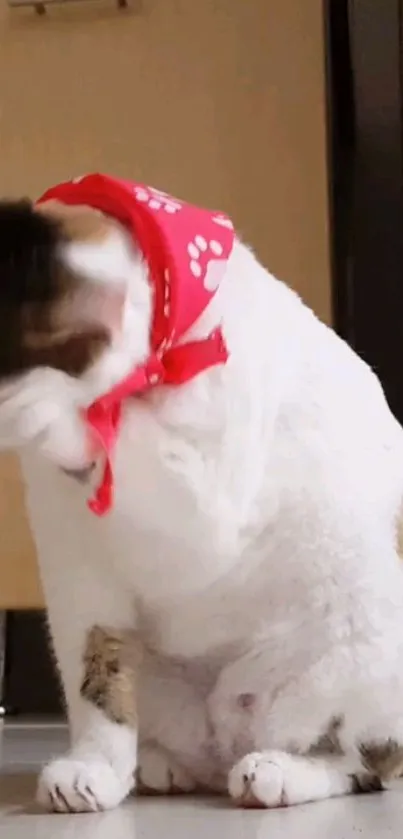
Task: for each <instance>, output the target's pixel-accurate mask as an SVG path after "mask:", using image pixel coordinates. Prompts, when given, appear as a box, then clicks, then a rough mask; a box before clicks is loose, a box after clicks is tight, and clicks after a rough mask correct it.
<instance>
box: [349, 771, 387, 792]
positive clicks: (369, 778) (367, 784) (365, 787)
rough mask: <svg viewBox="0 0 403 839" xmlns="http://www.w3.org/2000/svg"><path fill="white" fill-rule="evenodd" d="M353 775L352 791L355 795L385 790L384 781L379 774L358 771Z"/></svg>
mask: <svg viewBox="0 0 403 839" xmlns="http://www.w3.org/2000/svg"><path fill="white" fill-rule="evenodd" d="M350 777H351V792H352V793H353V795H367V794H369V793H372V792H383V786H382V781H381V780H380V778H379V777H378V775H372V774H370V773H369V772H356V773H354V774H353V775H351V776H350Z"/></svg>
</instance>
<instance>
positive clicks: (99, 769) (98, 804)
mask: <svg viewBox="0 0 403 839" xmlns="http://www.w3.org/2000/svg"><path fill="white" fill-rule="evenodd" d="M133 786H134V776H133V775H131V776H130V777H126V778H121V777H119V775H118V774H117V772H116V771H115V770H114V769H113V767H112V766H111V765H110V763H108V762H107V761H106V760H105V758H103V757H99V759H96V758H91V759H88V760H78V759H76V758H73V757H71V758H68V757H67V758H61V759H59V760H54V761H52V763H49V764H48V766H45V768H44V770H43V772H42V774H41V777H40V779H39V784H38V793H37V799H38V802H39V804H41V806H42V807H44V808H45V809H46V810H49V811H50V812H54V813H94V812H97V811H99V810H112V809H113V808H114V807H117V806H118V805H119V804H120V803H121V802H122V801H123V800H124V799H125V798H126V796H127V795H128V794H129V792H130V791H131V790H132V788H133Z"/></svg>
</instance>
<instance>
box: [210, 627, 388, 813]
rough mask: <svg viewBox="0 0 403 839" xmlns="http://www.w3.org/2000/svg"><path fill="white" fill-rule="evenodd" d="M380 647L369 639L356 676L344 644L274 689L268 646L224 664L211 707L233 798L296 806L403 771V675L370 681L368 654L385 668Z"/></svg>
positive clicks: (378, 785) (373, 786) (369, 786)
mask: <svg viewBox="0 0 403 839" xmlns="http://www.w3.org/2000/svg"><path fill="white" fill-rule="evenodd" d="M396 629H397V627H396ZM381 646H382V645H381ZM380 654H382V649H380V648H379V647H377V645H376V644H375V645H374V646H373V647H372V648H371V646H370V645H369V647H368V648H367V649H366V652H365V656H364V659H363V661H362V662H361V666H362V671H361V674H360V664H359V657H358V656H356V657H355V662H354V664H355V669H356V671H357V672H356V673H355V678H356V683H355V684H354V682H353V684H352V685H351V684H350V685H349V682H350V681H351V680H352V674H351V672H349V668H348V667H347V668H346V670H347V673H346V670H345V671H344V672H345V673H346V680H345V681H344V679H343V668H342V665H343V662H344V665H345V667H346V660H347V658H348V656H347V657H346V649H345V648H343V647H341V648H340V649H339V650H338V649H334V650H333V651H329V653H328V654H327V655H326V656H324V657H323V659H321V660H320V661H318V662H317V663H316V664H315V665H314V666H312V667H310V668H307V670H306V671H305V672H304V673H300V674H299V675H297V674H293V678H292V679H288V680H287V679H285V681H284V683H283V684H282V685H281V686H277V688H275V689H273V688H272V689H270V686H269V685H268V683H267V675H266V674H268V673H270V658H271V656H270V653H267V654H265V652H264V651H262V652H261V653H260V654H259V655H258V656H254V657H252V658H251V659H247V658H246V659H244V660H242V661H240V662H236V663H235V664H233V665H231V666H230V667H228V668H226V670H224V671H223V673H222V674H221V677H220V678H219V680H218V683H217V685H216V687H215V689H214V691H213V693H212V695H211V696H210V698H209V709H210V714H211V719H212V722H213V725H214V730H215V736H216V739H217V742H218V748H219V750H220V752H221V754H222V755H223V758H224V760H225V761H226V762H227V763H228V764H230V763H232V766H233V768H232V769H231V771H230V772H229V784H228V788H229V792H230V795H231V796H232V797H233V798H234V800H236V801H237V802H238V803H240V804H243V805H245V806H262V807H280V806H288V805H292V804H298V803H302V802H304V801H306V802H308V801H314V800H318V799H322V798H327V797H332V796H338V795H345V794H352V793H359V792H372V791H376V790H380V789H382V783H383V782H386V781H387V780H388V779H390V778H391V777H394V776H397V775H399V774H400V773H401V772H402V770H403V748H402V747H401V745H400V744H402V743H403V730H402V727H403V716H402V714H401V711H400V708H401V707H403V680H402V679H401V678H396V677H395V676H394V674H391V673H389V679H388V678H387V674H386V669H385V671H384V679H382V678H381V680H380V681H379V680H378V679H376V680H374V681H373V682H372V683H371V679H370V676H369V675H368V674H369V673H370V672H371V671H370V670H369V668H368V662H369V661H371V659H372V664H373V666H374V672H376V667H377V666H380V667H381V668H382V664H381V662H380V661H379V655H380ZM401 672H402V673H403V661H402V662H401ZM360 675H361V676H362V680H361V679H360ZM265 683H266V685H265ZM247 688H248V690H247ZM380 710H381V711H382V713H380ZM323 743H325V748H323ZM318 744H319V745H320V746H321V748H320V749H318ZM346 755H347V756H348V758H347V757H346Z"/></svg>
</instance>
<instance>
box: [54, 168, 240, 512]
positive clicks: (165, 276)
mask: <svg viewBox="0 0 403 839" xmlns="http://www.w3.org/2000/svg"><path fill="white" fill-rule="evenodd" d="M51 199H55V200H57V201H61V202H63V203H64V204H72V205H83V204H85V205H87V206H89V207H93V208H94V209H97V210H100V211H101V212H103V213H106V214H107V215H110V216H112V217H113V218H115V219H117V220H118V221H119V222H121V223H122V224H123V225H125V227H126V228H128V229H129V230H130V232H131V233H132V235H133V239H134V241H135V243H136V245H137V246H138V247H139V248H140V250H141V251H142V253H143V255H144V259H145V261H146V262H147V264H148V266H149V276H150V282H151V283H152V285H153V291H154V313H153V323H152V331H151V353H150V356H149V358H148V359H147V361H146V362H145V363H144V364H142V365H140V366H139V367H136V368H135V369H134V370H133V372H132V373H131V374H130V375H129V376H127V378H126V379H124V381H122V382H121V383H120V384H118V385H116V387H114V388H113V389H112V390H111V391H110V392H109V393H108V394H106V395H104V396H101V397H100V398H99V399H97V400H96V401H95V402H93V404H92V405H90V407H89V408H88V410H87V413H86V419H87V422H88V423H89V425H90V426H91V428H92V430H93V431H94V432H95V434H96V436H97V438H98V440H99V441H100V443H101V445H102V448H103V449H104V451H105V453H106V464H105V470H104V475H103V479H102V482H101V484H100V486H99V487H98V489H97V491H96V493H95V497H94V498H93V499H91V501H89V507H90V509H91V510H92V511H93V512H94V513H96V514H97V515H100V516H101V515H104V513H106V512H108V510H109V509H110V508H111V506H112V503H113V473H112V466H111V460H110V457H111V454H112V452H113V448H114V446H115V443H116V438H117V434H118V430H119V424H120V418H121V408H122V401H123V400H124V399H126V398H127V397H129V396H134V395H135V394H137V393H141V392H144V391H146V390H149V389H150V388H152V387H154V386H155V385H158V384H164V383H167V384H182V383H183V382H186V381H188V380H189V379H192V378H193V377H194V376H197V375H198V373H200V372H201V371H202V370H206V369H207V368H209V367H212V366H214V365H216V364H222V363H224V362H225V361H226V360H227V358H228V353H227V350H226V347H225V344H224V339H223V337H222V334H221V329H220V328H217V329H216V330H214V332H213V333H212V334H211V335H209V337H208V338H205V339H202V340H199V341H190V342H188V343H185V344H179V343H178V342H179V341H180V339H181V338H182V337H183V335H185V333H186V332H187V331H188V329H189V328H190V327H191V326H192V325H193V324H194V323H195V322H196V321H197V320H198V318H199V317H200V315H201V314H202V313H203V312H204V310H205V309H206V308H207V306H208V304H209V303H210V301H211V299H212V297H213V296H214V294H215V292H216V291H217V288H218V286H219V284H220V282H221V280H222V278H223V276H224V274H225V271H226V266H227V261H228V258H229V256H230V254H231V252H232V249H233V246H234V230H233V225H232V223H231V221H230V220H229V218H228V217H227V216H225V215H224V214H223V213H215V212H210V211H209V210H203V209H200V208H199V207H193V206H192V205H191V204H185V203H184V202H183V201H178V200H177V199H176V198H171V196H169V195H167V194H166V193H165V192H160V191H159V190H156V189H153V188H152V187H149V186H144V184H139V183H134V182H133V181H123V180H119V179H117V178H110V177H107V176H105V175H97V174H96V175H86V176H84V177H82V178H77V179H76V180H74V181H69V182H67V183H63V184H59V185H58V186H55V187H52V189H49V190H48V191H47V192H46V193H45V194H44V195H43V196H42V197H41V198H40V199H39V202H38V203H42V202H44V201H49V200H51Z"/></svg>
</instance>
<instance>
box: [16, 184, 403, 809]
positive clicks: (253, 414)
mask: <svg viewBox="0 0 403 839" xmlns="http://www.w3.org/2000/svg"><path fill="white" fill-rule="evenodd" d="M101 182H102V183H103V181H102V179H101V181H100V183H101ZM77 183H79V182H77ZM84 185H85V178H84ZM73 187H74V184H73V185H72V186H71V190H72V191H71V194H70V193H69V195H70V197H69V200H66V201H61V200H58V199H57V198H55V197H54V196H53V197H49V196H48V197H46V196H45V198H44V200H43V201H41V202H39V203H34V204H33V203H31V202H29V201H25V200H24V201H3V202H1V203H0V328H1V335H2V341H1V343H0V381H1V384H0V446H1V448H2V449H6V448H13V449H15V450H17V451H18V452H19V455H20V458H21V463H22V468H23V474H24V480H25V487H26V501H27V509H28V512H29V517H30V523H31V527H32V532H33V535H34V538H35V542H36V546H37V553H38V561H39V565H40V572H41V577H42V581H43V587H44V592H45V597H46V603H47V610H48V616H49V625H50V630H51V635H52V640H53V645H54V650H55V654H56V657H57V661H58V665H59V668H60V673H61V678H62V682H63V688H64V693H65V697H66V703H67V708H68V714H69V722H70V729H71V748H70V751H69V753H68V754H67V755H65V756H63V757H61V758H57V759H55V760H54V761H52V762H51V763H50V764H49V765H47V766H46V767H45V768H44V769H43V772H42V774H41V777H40V779H39V788H38V797H39V801H40V802H41V803H42V805H43V806H44V807H45V808H46V809H48V810H51V811H52V810H55V811H58V812H86V811H96V810H105V809H108V808H112V807H115V806H117V805H119V804H120V802H121V801H123V799H125V797H126V796H127V795H128V794H129V793H130V792H131V790H132V789H133V788H134V786H136V787H137V789H138V790H139V791H140V792H141V791H151V792H153V793H172V792H183V793H185V792H192V791H195V790H199V789H202V790H207V791H214V792H218V793H223V794H225V793H229V795H230V797H231V799H232V800H233V802H234V803H235V804H237V805H240V806H244V807H248V806H251V807H252V806H258V807H266V808H276V807H284V806H291V805H294V804H299V803H303V802H311V801H315V800H318V799H324V798H328V797H332V796H339V795H345V794H350V793H354V792H366V791H372V790H380V789H382V788H383V786H384V784H385V783H387V782H388V781H389V780H390V779H391V778H393V777H395V776H398V775H399V774H400V773H401V772H402V768H403V568H402V566H401V558H400V553H401V550H400V549H401V545H402V542H401V534H402V532H403V530H402V521H403V515H402V504H403V430H402V428H401V427H400V425H399V423H398V422H397V421H396V419H395V418H394V417H393V416H392V414H391V412H390V410H389V408H388V405H387V402H386V400H385V396H384V394H383V391H382V387H381V385H380V383H379V381H378V379H377V377H376V375H375V374H374V373H373V372H372V371H371V370H370V369H369V367H368V366H367V365H366V364H365V363H364V362H363V361H362V360H360V359H359V357H358V356H357V355H356V354H355V353H354V352H353V350H352V349H350V348H349V347H348V346H347V344H346V343H344V342H343V341H342V340H341V339H340V338H339V337H338V336H337V335H336V334H335V333H334V332H333V331H332V330H331V329H330V328H328V327H327V326H326V325H324V324H323V323H321V322H320V321H319V320H318V319H317V318H316V316H315V315H314V314H313V313H312V312H311V310H310V309H309V308H307V306H306V305H304V303H303V302H302V301H301V300H300V298H299V297H298V296H297V294H296V293H295V292H293V291H292V290H291V289H289V288H288V287H287V286H286V285H284V284H283V283H281V282H280V281H278V280H277V279H275V278H274V277H273V276H272V275H271V274H270V273H268V271H267V270H266V269H265V268H264V267H263V266H262V265H261V264H260V263H259V261H258V260H257V259H256V257H255V256H254V254H253V253H252V251H251V250H250V249H249V248H248V247H247V246H246V245H244V244H243V243H242V242H241V240H240V239H239V238H238V237H237V236H236V235H235V236H234V237H233V242H232V244H231V252H230V254H229V256H228V259H227V261H226V263H225V271H224V272H223V274H222V277H221V279H220V281H219V282H218V283H217V284H216V285H217V287H216V288H214V293H212V294H211V300H210V302H209V303H208V305H207V306H206V307H205V310H204V311H203V313H202V314H201V315H200V317H198V318H196V320H195V322H194V324H193V325H190V326H189V329H188V332H187V333H186V335H185V336H184V338H183V339H182V340H181V341H179V345H181V346H183V344H184V343H186V342H187V341H188V342H196V345H197V342H198V341H202V342H203V340H205V339H207V338H208V337H209V336H211V335H212V334H213V333H214V331H215V330H217V329H221V330H222V339H223V341H224V342H225V348H226V351H227V356H226V357H225V358H224V357H223V358H222V363H213V364H212V365H211V366H209V367H206V369H204V370H202V371H201V372H199V374H198V375H194V376H192V377H190V378H189V379H188V380H187V381H184V382H183V383H177V384H173V383H172V382H171V383H156V385H155V387H150V388H149V389H145V390H142V391H141V392H140V393H137V394H134V395H133V396H132V397H131V398H127V399H125V400H124V404H123V407H122V419H121V425H120V428H119V431H118V434H117V441H116V448H115V452H114V455H113V477H114V482H115V489H114V491H115V495H114V496H113V499H112V502H111V507H112V508H111V509H110V511H109V513H108V514H107V515H104V516H96V515H94V513H93V512H91V511H90V510H88V508H87V504H86V502H87V499H88V497H89V495H90V494H91V491H92V490H93V488H94V487H96V486H97V485H98V483H99V480H100V477H102V476H101V475H100V471H101V470H102V469H103V465H104V459H103V457H102V454H101V453H100V451H99V449H97V446H96V441H95V440H94V438H93V436H92V434H91V433H90V429H89V425H88V422H87V421H86V414H85V412H86V410H87V409H88V407H89V406H90V405H92V404H93V403H94V402H95V403H96V400H97V399H99V398H101V397H102V396H103V395H104V394H106V393H108V392H109V391H110V390H111V389H113V388H114V387H115V386H118V385H119V383H120V382H122V381H123V380H124V379H125V377H127V376H129V375H130V374H131V372H132V371H133V370H136V369H137V368H138V367H139V365H142V364H143V363H144V361H145V359H147V358H148V355H149V353H150V334H151V329H152V321H153V312H154V307H155V305H156V298H155V289H154V287H153V284H152V281H151V274H150V270H149V264H148V261H147V259H146V258H145V251H144V249H140V247H139V246H138V244H137V243H136V240H135V238H134V237H133V235H132V232H131V231H129V229H128V227H127V225H126V224H125V223H124V220H122V218H119V219H117V218H116V217H115V216H114V215H113V214H111V213H108V212H107V211H106V210H105V208H104V204H103V203H102V202H100V204H101V206H99V205H98V206H95V207H94V206H90V205H89V204H86V203H85V202H84V203H83V202H82V198H81V197H80V195H81V193H78V198H77V201H76V202H75V200H74V195H75V193H74V189H73ZM69 189H70V187H69ZM100 194H101V193H100ZM141 195H143V197H141ZM152 195H154V197H151V198H150V196H152ZM144 196H145V197H144ZM147 196H148V197H147ZM138 200H139V201H140V202H141V201H142V200H145V201H148V202H149V204H151V202H152V201H153V202H154V205H153V206H151V211H155V213H156V215H158V213H159V214H160V215H161V214H163V213H164V212H166V213H167V215H169V214H171V215H172V216H173V217H174V216H175V214H176V215H177V217H178V218H179V216H180V213H181V212H182V209H183V206H184V205H183V204H182V202H180V201H178V202H176V201H173V200H171V199H169V198H168V197H166V196H165V194H164V193H155V191H154V193H153V192H152V191H151V192H149V193H147V190H146V189H143V193H141V190H140V191H139V192H138ZM164 202H165V203H164ZM95 203H96V202H95ZM105 206H106V205H105ZM103 208H104V209H103ZM169 208H170V209H169ZM213 220H214V219H213ZM215 222H216V223H217V230H219V228H220V225H221V227H222V228H223V229H225V228H226V226H227V229H230V224H229V223H228V222H227V220H226V218H225V217H224V216H216V217H215ZM218 238H219V237H218ZM214 242H215V240H211V241H210V242H208V241H206V239H205V238H204V237H203V236H202V235H200V234H199V235H198V238H197V239H196V238H195V239H194V240H193V241H192V242H190V243H189V247H188V251H189V258H190V259H191V263H190V265H191V271H192V272H193V274H194V282H198V281H199V280H198V275H200V274H201V268H200V267H199V266H200V265H201V264H202V260H203V258H204V257H203V254H204V253H205V252H206V250H207V249H208V247H210V248H211V250H212V251H215V253H216V255H219V252H220V247H221V246H220V241H218V245H219V247H217V244H214V247H213V243H214ZM219 267H220V266H219ZM221 267H222V266H221ZM213 285H214V284H213Z"/></svg>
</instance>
